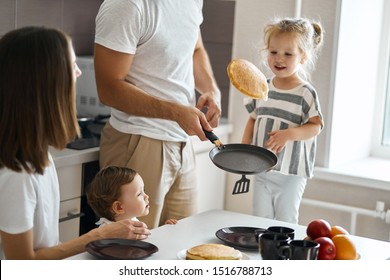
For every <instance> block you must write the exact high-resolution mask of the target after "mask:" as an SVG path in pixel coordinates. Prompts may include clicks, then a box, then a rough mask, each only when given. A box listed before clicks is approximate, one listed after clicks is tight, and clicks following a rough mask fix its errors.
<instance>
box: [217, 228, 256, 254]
mask: <svg viewBox="0 0 390 280" xmlns="http://www.w3.org/2000/svg"><path fill="white" fill-rule="evenodd" d="M259 229H260V230H261V228H255V227H227V228H222V229H220V230H218V231H217V232H216V233H215V235H216V236H217V237H218V238H219V239H220V240H222V241H224V242H225V243H226V244H228V245H230V246H233V247H238V248H245V249H258V247H259V245H258V243H257V241H256V233H255V231H256V230H259Z"/></svg>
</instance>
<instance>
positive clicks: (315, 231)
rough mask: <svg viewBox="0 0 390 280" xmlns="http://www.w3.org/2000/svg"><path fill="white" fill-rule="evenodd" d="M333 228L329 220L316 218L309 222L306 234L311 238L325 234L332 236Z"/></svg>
mask: <svg viewBox="0 0 390 280" xmlns="http://www.w3.org/2000/svg"><path fill="white" fill-rule="evenodd" d="M331 229H332V227H331V226H330V224H329V222H328V221H325V220H323V219H316V220H313V221H311V222H310V223H309V224H308V226H307V228H306V234H307V236H308V237H309V238H310V239H311V240H314V239H316V238H318V237H324V236H326V237H330V233H331Z"/></svg>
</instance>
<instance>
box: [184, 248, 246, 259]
mask: <svg viewBox="0 0 390 280" xmlns="http://www.w3.org/2000/svg"><path fill="white" fill-rule="evenodd" d="M186 252H187V250H186V249H184V250H181V251H179V252H178V253H177V258H178V259H179V260H185V259H186ZM241 254H242V259H241V260H250V258H249V256H248V255H247V254H244V253H243V252H241Z"/></svg>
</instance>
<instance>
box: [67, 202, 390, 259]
mask: <svg viewBox="0 0 390 280" xmlns="http://www.w3.org/2000/svg"><path fill="white" fill-rule="evenodd" d="M277 225H280V226H287V227H291V228H294V229H295V239H303V238H305V237H306V226H302V225H296V224H290V223H286V222H281V221H276V220H271V219H265V218H261V217H256V216H251V215H246V214H241V213H236V212H230V211H224V210H211V211H207V212H203V213H200V214H198V215H194V216H191V217H188V218H185V219H182V220H180V221H178V223H177V224H176V225H163V226H161V227H158V228H155V229H153V230H152V234H151V235H150V237H149V238H148V239H146V240H144V241H146V242H149V243H152V244H154V245H156V246H157V247H158V248H159V251H158V252H156V253H155V254H153V255H151V256H149V257H148V258H147V260H175V259H178V253H179V252H183V250H186V249H188V248H190V247H192V246H195V245H199V244H204V243H223V242H222V241H221V240H219V239H218V238H217V237H216V236H215V233H216V231H218V230H219V229H221V228H225V227H233V226H247V227H259V228H268V227H269V226H277ZM351 237H352V239H353V241H354V243H355V245H356V247H357V251H358V253H359V254H360V259H362V260H385V259H390V242H385V241H379V240H374V239H369V238H364V237H358V236H353V235H351ZM240 250H241V251H242V252H243V253H244V254H246V255H247V256H248V257H249V258H250V259H251V260H258V259H261V257H260V254H259V253H258V250H247V249H245V250H243V249H240ZM69 259H74V260H94V259H96V258H95V257H94V256H92V255H91V254H89V253H88V252H84V253H81V254H79V255H76V256H73V257H71V258H69Z"/></svg>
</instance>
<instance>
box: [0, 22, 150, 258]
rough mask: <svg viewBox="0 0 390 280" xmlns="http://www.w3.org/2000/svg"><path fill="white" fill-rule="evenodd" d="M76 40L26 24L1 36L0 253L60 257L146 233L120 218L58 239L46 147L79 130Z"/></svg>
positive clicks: (61, 144)
mask: <svg viewBox="0 0 390 280" xmlns="http://www.w3.org/2000/svg"><path fill="white" fill-rule="evenodd" d="M75 59H76V57H75V53H74V50H73V47H72V43H71V39H70V37H69V36H67V35H66V34H65V33H63V32H61V31H59V30H56V29H50V28H44V27H24V28H21V29H17V30H13V31H10V32H8V33H7V34H5V35H4V36H3V37H2V38H1V39H0V73H1V75H0V147H1V149H0V237H1V240H0V258H3V259H4V258H6V259H62V258H66V257H69V256H72V255H75V254H78V253H81V252H83V251H84V250H85V245H86V244H88V243H89V242H91V241H94V240H98V239H103V238H115V237H117V238H132V239H134V238H135V237H136V236H137V238H139V239H145V238H146V237H147V236H148V235H149V234H150V232H149V230H148V229H147V228H146V225H145V224H144V223H141V222H139V221H131V220H123V221H120V222H117V223H112V224H110V225H108V226H107V227H104V228H98V229H94V230H91V231H90V232H88V233H86V234H84V235H82V236H80V237H78V238H76V239H74V240H71V241H68V242H66V243H62V244H61V243H60V242H59V233H58V220H59V202H60V197H59V196H60V194H59V184H58V178H57V173H56V170H55V166H54V162H53V159H52V157H51V155H50V153H49V146H53V147H55V148H57V149H64V148H65V147H66V144H67V143H68V142H69V141H70V140H72V139H74V138H75V137H76V136H77V135H78V133H79V127H78V123H77V116H76V100H75V81H76V78H77V77H78V76H80V75H81V71H80V69H79V68H78V67H77V64H76V63H75Z"/></svg>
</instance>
